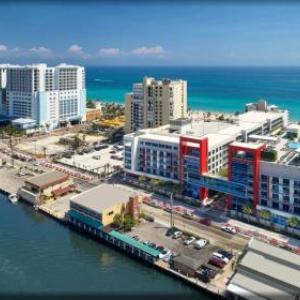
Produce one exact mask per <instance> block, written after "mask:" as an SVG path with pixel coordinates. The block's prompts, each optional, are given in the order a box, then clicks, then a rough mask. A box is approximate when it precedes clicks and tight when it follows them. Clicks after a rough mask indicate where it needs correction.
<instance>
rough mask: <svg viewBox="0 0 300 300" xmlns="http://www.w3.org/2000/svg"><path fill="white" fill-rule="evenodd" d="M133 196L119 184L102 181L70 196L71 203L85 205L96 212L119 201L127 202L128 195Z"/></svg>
mask: <svg viewBox="0 0 300 300" xmlns="http://www.w3.org/2000/svg"><path fill="white" fill-rule="evenodd" d="M133 196H135V194H134V193H131V192H129V191H128V190H126V189H123V188H121V187H119V186H115V185H113V184H107V183H103V184H100V185H99V186H97V187H94V188H92V189H90V190H87V191H85V192H83V193H81V194H79V195H76V196H74V197H73V198H71V203H75V204H78V205H81V206H84V207H87V208H89V209H91V210H93V211H96V212H102V211H103V210H105V209H107V208H110V207H112V206H114V205H116V204H119V203H127V202H128V200H129V198H130V197H133Z"/></svg>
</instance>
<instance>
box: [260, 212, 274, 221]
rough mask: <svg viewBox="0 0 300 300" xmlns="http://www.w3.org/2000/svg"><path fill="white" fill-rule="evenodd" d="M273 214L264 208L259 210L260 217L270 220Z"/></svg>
mask: <svg viewBox="0 0 300 300" xmlns="http://www.w3.org/2000/svg"><path fill="white" fill-rule="evenodd" d="M270 216H271V213H270V211H269V210H267V209H263V210H261V211H260V212H259V217H260V218H261V219H263V220H268V219H269V218H270Z"/></svg>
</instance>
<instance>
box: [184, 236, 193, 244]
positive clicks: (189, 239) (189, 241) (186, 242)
mask: <svg viewBox="0 0 300 300" xmlns="http://www.w3.org/2000/svg"><path fill="white" fill-rule="evenodd" d="M195 240H196V238H195V237H193V236H190V237H188V238H187V239H186V240H184V242H183V243H184V244H185V245H191V244H193V242H195Z"/></svg>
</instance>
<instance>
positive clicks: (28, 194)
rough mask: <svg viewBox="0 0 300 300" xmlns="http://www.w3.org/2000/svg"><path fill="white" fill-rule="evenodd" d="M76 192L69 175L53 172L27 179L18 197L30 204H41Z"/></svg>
mask: <svg viewBox="0 0 300 300" xmlns="http://www.w3.org/2000/svg"><path fill="white" fill-rule="evenodd" d="M73 190H74V183H73V180H72V178H70V176H69V175H67V174H65V173H62V172H58V171H52V172H49V173H45V174H42V175H39V176H35V177H33V178H30V179H27V180H25V182H24V186H23V187H21V188H20V189H19V190H18V196H19V197H20V198H21V199H23V200H25V201H26V202H28V203H30V204H33V205H35V204H41V203H43V201H45V200H48V199H55V198H56V197H59V196H62V195H64V194H67V193H69V192H71V191H73Z"/></svg>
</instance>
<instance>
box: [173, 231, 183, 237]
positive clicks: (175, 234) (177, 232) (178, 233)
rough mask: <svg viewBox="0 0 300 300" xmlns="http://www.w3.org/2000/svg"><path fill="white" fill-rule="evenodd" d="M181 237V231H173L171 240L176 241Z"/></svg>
mask: <svg viewBox="0 0 300 300" xmlns="http://www.w3.org/2000/svg"><path fill="white" fill-rule="evenodd" d="M181 236H182V232H181V231H179V230H178V231H175V232H174V234H173V239H178V238H180V237H181Z"/></svg>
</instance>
